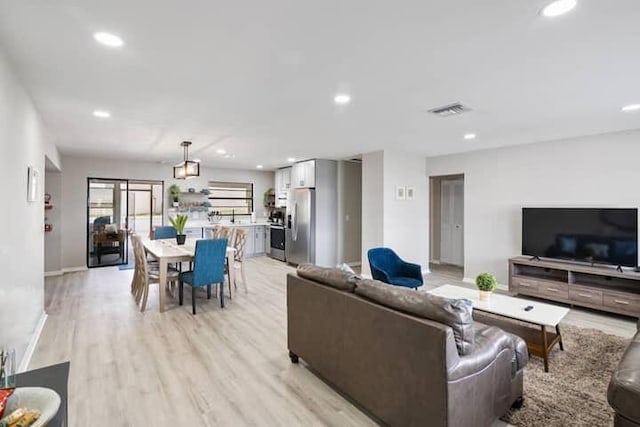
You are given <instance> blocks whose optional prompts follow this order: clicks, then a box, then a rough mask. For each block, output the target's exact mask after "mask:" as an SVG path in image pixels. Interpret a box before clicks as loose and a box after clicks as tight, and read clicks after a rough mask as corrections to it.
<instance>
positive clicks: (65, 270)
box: [44, 266, 89, 277]
mask: <svg viewBox="0 0 640 427" xmlns="http://www.w3.org/2000/svg"><path fill="white" fill-rule="evenodd" d="M87 270H89V269H88V268H87V267H85V266H83V267H67V268H63V269H62V270H55V271H45V272H44V277H57V276H62V275H64V274H67V273H77V272H79V271H87Z"/></svg>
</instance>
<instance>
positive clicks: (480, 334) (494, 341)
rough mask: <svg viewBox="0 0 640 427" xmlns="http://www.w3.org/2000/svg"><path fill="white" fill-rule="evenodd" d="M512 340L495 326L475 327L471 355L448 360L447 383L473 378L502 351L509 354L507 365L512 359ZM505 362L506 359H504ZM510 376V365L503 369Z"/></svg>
mask: <svg viewBox="0 0 640 427" xmlns="http://www.w3.org/2000/svg"><path fill="white" fill-rule="evenodd" d="M513 345H514V344H513V340H512V338H511V337H510V336H509V335H508V334H507V333H506V332H504V331H503V330H502V329H499V328H497V327H495V326H484V325H483V326H476V336H475V346H474V349H473V351H472V352H471V354H469V355H466V356H459V357H457V358H455V357H454V358H449V359H448V361H447V371H448V379H449V381H458V380H462V379H464V378H466V377H469V376H473V375H475V374H476V373H478V372H480V371H482V370H483V369H485V368H486V367H488V366H489V365H491V364H492V363H493V362H494V361H495V360H496V359H497V358H498V356H499V354H500V353H501V352H503V351H509V352H510V353H511V355H510V357H509V358H508V360H509V363H510V364H511V361H512V360H513V357H514V348H513ZM505 360H506V359H505ZM504 368H505V369H506V370H508V371H509V373H510V374H511V369H512V367H511V365H509V366H505V367H504Z"/></svg>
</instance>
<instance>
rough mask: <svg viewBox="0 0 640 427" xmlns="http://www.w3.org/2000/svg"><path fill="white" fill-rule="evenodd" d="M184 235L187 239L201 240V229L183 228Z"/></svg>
mask: <svg viewBox="0 0 640 427" xmlns="http://www.w3.org/2000/svg"><path fill="white" fill-rule="evenodd" d="M184 234H185V235H186V236H187V239H202V237H203V236H202V228H185V229H184Z"/></svg>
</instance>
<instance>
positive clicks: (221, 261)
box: [178, 239, 227, 314]
mask: <svg viewBox="0 0 640 427" xmlns="http://www.w3.org/2000/svg"><path fill="white" fill-rule="evenodd" d="M226 256H227V239H205V240H198V241H196V252H195V255H194V257H193V270H191V271H185V272H184V273H180V276H178V280H179V282H180V288H179V300H180V305H182V301H183V293H184V283H186V284H188V285H189V286H191V303H192V305H193V314H196V293H195V288H203V287H205V286H206V287H207V299H211V285H218V284H220V307H222V308H224V266H225V258H226Z"/></svg>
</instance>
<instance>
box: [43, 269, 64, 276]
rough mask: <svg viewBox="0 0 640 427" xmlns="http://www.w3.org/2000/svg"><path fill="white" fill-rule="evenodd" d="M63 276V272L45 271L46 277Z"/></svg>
mask: <svg viewBox="0 0 640 427" xmlns="http://www.w3.org/2000/svg"><path fill="white" fill-rule="evenodd" d="M63 274H64V272H63V271H62V270H55V271H45V272H44V277H56V276H62V275H63Z"/></svg>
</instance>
